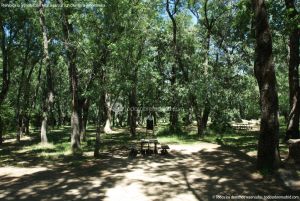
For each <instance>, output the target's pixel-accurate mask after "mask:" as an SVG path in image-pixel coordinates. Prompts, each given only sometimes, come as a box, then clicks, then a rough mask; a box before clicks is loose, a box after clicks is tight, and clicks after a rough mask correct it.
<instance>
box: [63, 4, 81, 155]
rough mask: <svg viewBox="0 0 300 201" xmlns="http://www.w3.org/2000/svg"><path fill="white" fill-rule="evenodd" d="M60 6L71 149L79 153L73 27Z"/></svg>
mask: <svg viewBox="0 0 300 201" xmlns="http://www.w3.org/2000/svg"><path fill="white" fill-rule="evenodd" d="M59 3H60V4H61V5H62V7H63V10H62V18H63V19H62V26H63V35H64V45H65V51H66V58H67V63H68V70H69V79H70V87H71V93H72V116H71V127H72V132H71V148H72V152H73V153H76V152H78V151H80V128H79V105H78V73H77V67H76V55H77V48H76V46H74V45H73V44H72V41H71V38H72V35H73V34H74V27H73V24H72V22H70V21H69V15H70V9H69V8H66V7H64V2H63V0H59Z"/></svg>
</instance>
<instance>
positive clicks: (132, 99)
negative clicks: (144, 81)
mask: <svg viewBox="0 0 300 201" xmlns="http://www.w3.org/2000/svg"><path fill="white" fill-rule="evenodd" d="M129 111H130V119H129V120H130V125H129V126H130V133H131V137H135V136H136V120H137V113H138V112H137V100H136V86H133V88H132V91H131V94H130V96H129Z"/></svg>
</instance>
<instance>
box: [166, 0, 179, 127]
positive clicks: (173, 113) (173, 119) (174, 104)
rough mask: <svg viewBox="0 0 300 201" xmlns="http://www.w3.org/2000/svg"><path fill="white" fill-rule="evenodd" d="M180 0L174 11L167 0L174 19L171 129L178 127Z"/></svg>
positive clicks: (167, 9)
mask: <svg viewBox="0 0 300 201" xmlns="http://www.w3.org/2000/svg"><path fill="white" fill-rule="evenodd" d="M178 3H179V0H176V1H175V2H174V6H173V11H171V9H170V2H169V0H167V1H166V11H167V13H168V16H169V17H170V19H171V21H172V26H173V29H172V30H173V40H172V43H173V55H174V64H173V65H172V69H171V79H170V81H171V91H172V95H171V96H172V97H171V108H170V109H171V111H170V130H171V131H174V130H177V128H178V108H177V107H178V103H177V102H178V101H177V98H178V97H177V92H176V76H177V75H176V74H177V64H179V63H180V59H179V51H178V47H177V24H176V20H175V14H176V12H177V8H178Z"/></svg>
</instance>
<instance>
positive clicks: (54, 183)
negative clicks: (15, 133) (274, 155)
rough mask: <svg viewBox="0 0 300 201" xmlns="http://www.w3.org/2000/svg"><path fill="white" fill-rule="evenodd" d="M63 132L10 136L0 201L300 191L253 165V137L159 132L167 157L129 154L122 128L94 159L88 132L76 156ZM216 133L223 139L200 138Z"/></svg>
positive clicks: (2, 158)
mask: <svg viewBox="0 0 300 201" xmlns="http://www.w3.org/2000/svg"><path fill="white" fill-rule="evenodd" d="M63 133H66V132H61V133H60V132H59V131H55V130H53V131H52V132H51V134H50V135H49V140H50V141H51V142H52V144H50V145H48V146H47V147H43V146H41V145H39V144H38V140H37V139H36V138H33V137H27V138H24V139H23V141H22V142H21V143H20V144H15V142H14V141H13V140H6V142H5V143H4V145H3V146H2V147H0V162H1V163H0V200H104V201H108V200H116V201H119V200H120V201H121V200H122V201H125V200H130V201H135V200H137V201H143V200H154V201H159V200H167V201H171V200H184V201H192V200H215V198H220V197H218V196H220V195H232V196H233V195H244V196H245V195H250V196H258V195H259V196H264V195H299V194H300V189H298V190H297V189H293V190H292V189H291V188H288V187H286V185H285V184H284V181H283V180H282V177H279V176H278V175H268V174H266V175H262V174H260V173H258V172H257V171H256V170H255V165H254V164H255V154H253V150H252V148H250V145H251V143H252V138H250V137H249V136H248V135H247V136H248V137H247V136H245V137H246V139H243V138H241V137H238V136H239V135H238V134H236V135H228V136H223V137H222V136H221V137H220V136H218V137H217V138H216V137H215V138H213V137H208V138H204V139H201V140H196V139H194V136H190V137H186V136H185V135H182V134H181V135H179V136H177V135H173V136H158V139H159V140H160V141H161V142H165V143H168V144H169V146H170V148H171V151H170V152H169V154H168V155H160V154H158V155H151V156H142V155H140V154H138V155H137V157H136V158H134V159H129V158H128V150H127V149H126V146H125V145H126V144H128V143H133V142H134V140H130V141H128V137H126V135H125V134H123V131H120V133H118V132H116V133H114V134H113V135H108V136H103V147H102V151H101V155H100V157H99V158H97V159H95V158H94V157H93V156H92V147H93V146H92V141H89V139H90V138H88V141H87V142H86V143H85V144H84V145H83V147H82V148H83V151H84V152H83V155H82V156H72V155H70V154H69V152H68V148H67V147H68V146H69V144H68V136H67V135H66V136H65V135H62V134H63ZM66 134H67V133H66ZM90 134H92V131H91V132H90ZM240 135H241V136H244V135H245V134H240ZM253 136H255V134H253ZM91 137H92V136H91ZM253 138H254V139H256V137H253ZM213 139H215V141H216V142H219V143H218V144H217V143H208V142H204V141H203V140H206V141H213ZM126 140H127V141H126ZM233 142H234V143H233ZM253 143H254V140H253ZM233 144H234V146H233ZM253 146H254V144H253ZM251 153H252V154H251ZM298 176H299V175H298ZM215 196H217V197H215Z"/></svg>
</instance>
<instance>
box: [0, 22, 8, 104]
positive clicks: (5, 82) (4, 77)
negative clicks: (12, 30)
mask: <svg viewBox="0 0 300 201" xmlns="http://www.w3.org/2000/svg"><path fill="white" fill-rule="evenodd" d="M0 26H1V37H2V39H1V51H2V88H1V91H0V107H1V106H2V103H3V102H4V99H5V98H6V95H7V93H8V89H9V84H10V73H9V61H8V56H9V55H8V49H7V47H6V35H5V30H4V23H3V18H1V19H0Z"/></svg>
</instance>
